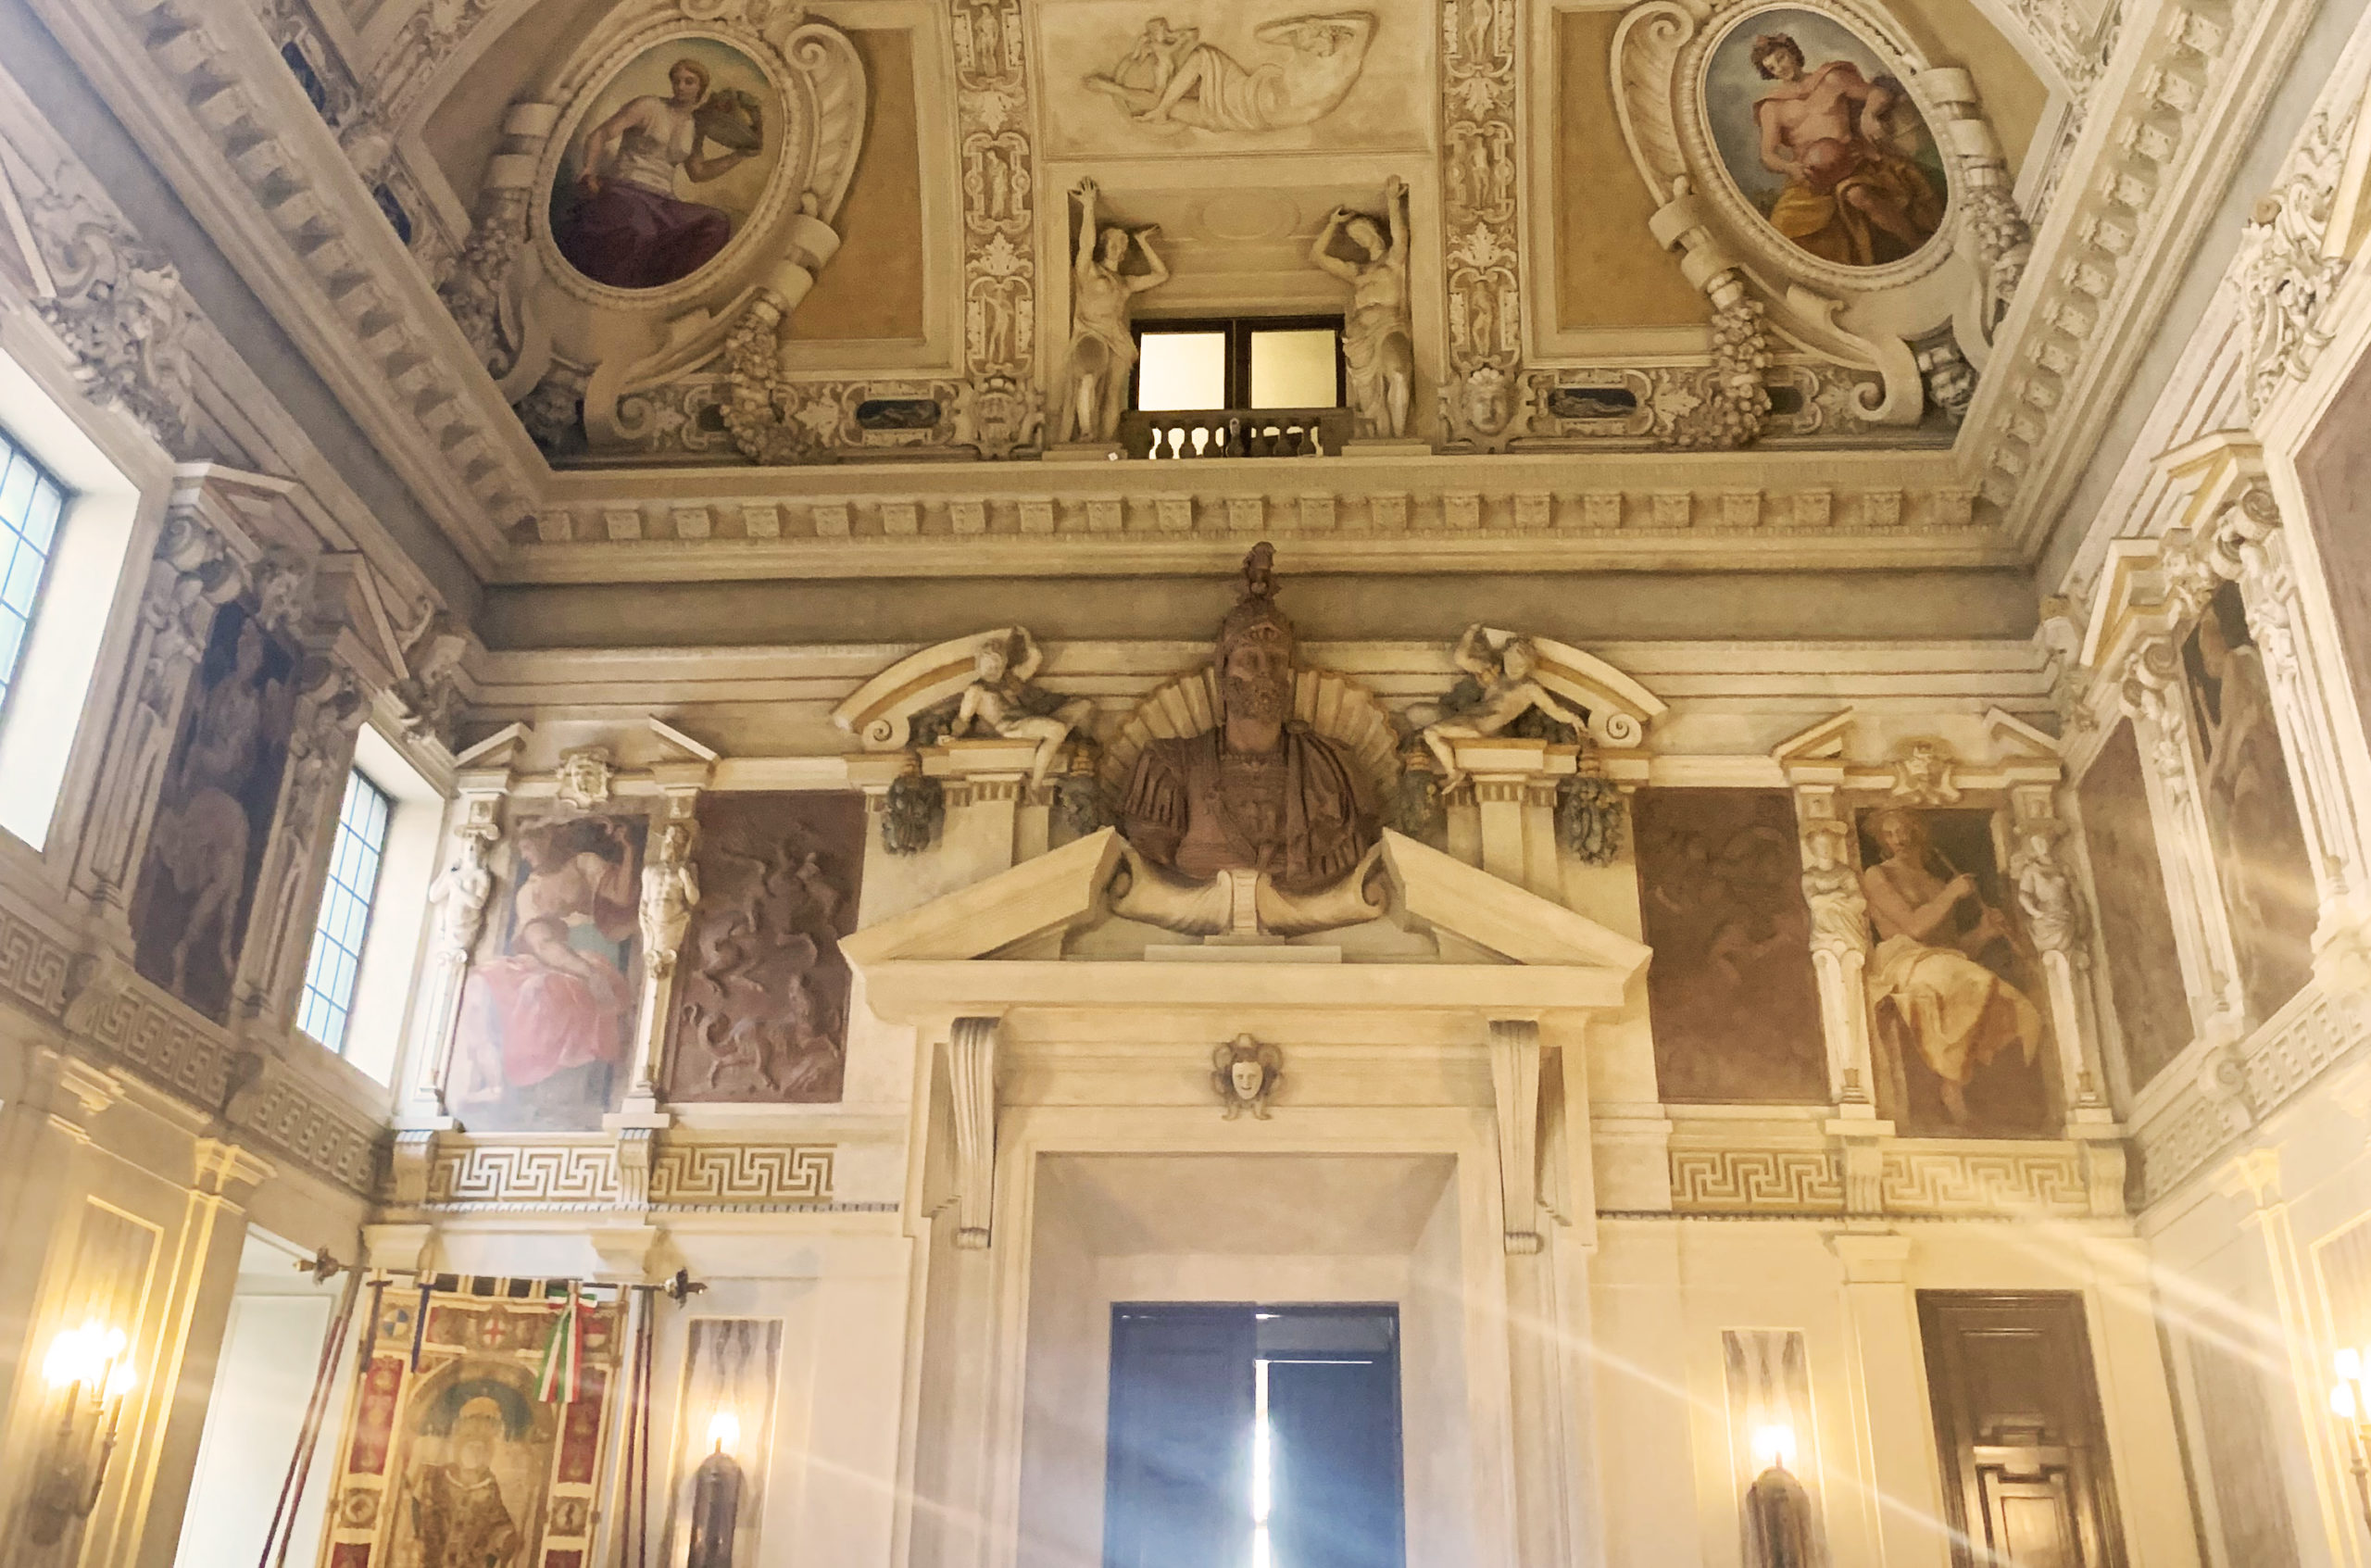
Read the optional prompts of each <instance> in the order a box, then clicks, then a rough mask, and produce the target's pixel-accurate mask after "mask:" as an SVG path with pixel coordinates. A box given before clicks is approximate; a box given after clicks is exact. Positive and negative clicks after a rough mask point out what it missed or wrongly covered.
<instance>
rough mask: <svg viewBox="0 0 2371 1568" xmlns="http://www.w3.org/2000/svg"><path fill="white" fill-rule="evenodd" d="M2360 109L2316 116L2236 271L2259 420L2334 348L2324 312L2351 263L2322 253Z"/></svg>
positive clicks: (2243, 241)
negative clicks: (2283, 389) (2340, 114)
mask: <svg viewBox="0 0 2371 1568" xmlns="http://www.w3.org/2000/svg"><path fill="white" fill-rule="evenodd" d="M2359 112H2360V110H2359V107H2355V108H2350V110H2349V111H2348V113H2347V114H2346V115H2345V116H2344V118H2342V119H2333V118H2332V117H2331V115H2330V113H2329V111H2328V110H2327V109H2325V110H2322V111H2321V112H2319V113H2317V114H2315V116H2314V118H2313V119H2312V120H2311V121H2310V122H2309V123H2308V124H2307V125H2306V127H2305V132H2304V135H2303V137H2302V140H2301V141H2300V143H2299V144H2298V147H2297V149H2296V151H2295V152H2294V153H2292V154H2291V155H2290V162H2289V168H2288V169H2287V170H2286V172H2284V174H2283V175H2282V177H2281V179H2280V182H2279V183H2277V184H2276V185H2275V186H2273V188H2272V189H2271V190H2269V191H2267V192H2265V193H2264V194H2263V195H2262V196H2260V197H2258V198H2257V200H2256V205H2255V210H2254V211H2253V213H2252V214H2251V216H2250V218H2249V221H2248V226H2247V227H2246V228H2245V229H2244V230H2242V231H2240V236H2239V258H2238V261H2237V263H2236V265H2235V267H2234V269H2233V271H2234V275H2235V277H2236V279H2237V282H2238V285H2239V306H2240V308H2241V309H2242V310H2243V311H2244V312H2245V313H2246V315H2247V321H2248V410H2249V412H2250V413H2252V414H2260V413H2262V412H2263V411H2264V406H2265V405H2266V404H2268V403H2270V402H2271V401H2272V399H2273V397H2274V395H2276V394H2277V393H2278V392H2279V391H2280V388H2281V386H2282V384H2283V383H2287V382H2289V381H2300V380H2302V379H2303V378H2304V377H2305V375H2306V373H2307V372H2309V371H2310V370H2312V369H2313V368H2314V361H2315V358H2318V357H2319V356H2320V354H2321V352H2322V350H2323V349H2324V348H2325V347H2327V346H2328V345H2329V341H2330V334H2329V333H2328V332H2327V331H2325V330H2324V329H2323V327H2322V325H2321V318H2322V312H2323V309H2324V307H2326V306H2327V303H2328V300H2329V296H2330V293H2331V291H2332V290H2333V289H2335V288H2336V287H2337V285H2338V281H2339V277H2340V274H2341V273H2342V272H2344V271H2345V270H2346V257H2343V256H2335V257H2334V256H2329V255H2326V254H2324V249H2323V239H2324V235H2325V233H2326V232H2327V229H2328V228H2329V220H2330V210H2331V207H2332V206H2333V204H2334V203H2335V202H2336V200H2337V196H2338V182H2339V178H2340V172H2341V169H2343V166H2344V164H2345V161H2346V148H2347V143H2348V141H2349V140H2350V139H2351V136H2352V131H2353V128H2354V121H2355V117H2356V115H2357V114H2358V113H2359Z"/></svg>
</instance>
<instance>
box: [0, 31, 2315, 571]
mask: <svg viewBox="0 0 2371 1568" xmlns="http://www.w3.org/2000/svg"><path fill="white" fill-rule="evenodd" d="M33 6H34V9H35V10H36V11H37V12H39V13H40V14H41V15H42V16H43V19H44V21H45V22H47V23H48V24H49V26H50V27H51V28H52V30H53V31H55V32H56V34H57V35H58V37H59V39H60V41H61V42H62V43H63V44H65V45H66V47H67V48H68V50H69V52H70V53H71V54H72V56H74V58H75V60H76V62H77V64H78V65H79V66H80V67H81V68H82V70H83V71H84V72H85V73H86V74H87V75H89V76H90V77H91V79H92V80H93V82H94V83H95V84H96V85H97V86H98V87H99V89H100V91H101V92H102V93H103V94H105V95H106V96H107V98H108V100H109V101H110V103H113V104H115V105H117V106H119V114H120V116H121V118H122V119H124V121H125V124H126V126H127V128H128V129H129V130H130V131H131V132H132V135H133V136H134V137H135V138H136V139H137V140H138V141H139V142H140V144H142V146H143V148H144V151H146V152H147V154H148V156H149V157H151V158H152V159H153V160H154V161H155V162H156V164H157V167H158V169H160V170H161V171H162V172H163V173H164V174H165V175H166V177H167V179H168V180H169V181H170V182H171V183H172V185H173V187H174V188H175V190H176V192H177V193H178V194H180V196H181V197H182V200H183V201H185V202H186V203H187V204H188V206H189V208H190V210H191V211H192V212H193V213H194V214H195V215H196V216H197V217H198V219H199V220H200V221H201V222H202V223H204V224H205V226H206V228H207V232H208V233H209V234H210V235H212V237H213V238H214V240H215V242H216V243H217V244H218V245H220V246H221V248H222V250H223V252H224V253H225V255H226V256H227V257H230V258H231V260H232V263H233V264H234V265H235V266H237V268H238V269H239V270H240V272H241V274H242V275H243V277H245V280H246V282H247V284H248V286H250V287H251V288H253V289H254V291H255V292H256V294H257V296H258V297H259V298H260V299H261V300H262V301H263V302H264V304H265V305H266V307H268V308H269V309H270V311H271V312H272V314H273V315H274V316H275V317H277V318H278V319H279V320H280V322H281V323H282V326H283V327H284V328H285V329H286V330H287V332H288V333H289V335H290V337H291V338H292V339H293V340H294V342H295V345H296V346H297V348H298V350H299V351H300V352H301V353H302V354H303V355H304V356H305V357H306V358H307V360H309V361H310V362H311V364H312V366H313V367H314V369H315V370H317V372H318V373H319V374H320V377H321V378H322V379H323V380H324V381H325V382H326V383H328V385H329V387H330V388H331V389H332V392H333V394H334V395H336V397H337V398H338V399H339V401H340V402H342V403H343V404H344V405H345V408H347V410H348V411H349V412H350V413H351V414H352V415H353V417H354V418H355V419H356V420H357V421H358V423H359V424H360V425H361V427H362V428H363V429H364V430H365V431H367V432H368V433H369V434H370V438H371V440H372V441H373V442H374V444H375V445H377V446H378V448H379V449H380V451H381V452H382V453H383V454H384V456H385V457H386V458H387V459H388V461H389V462H390V463H391V464H392V465H393V467H394V468H395V470H396V472H397V473H399V474H400V475H401V476H402V477H403V479H404V480H405V482H406V483H408V485H409V486H410V487H411V489H412V491H413V493H414V494H415V495H418V496H419V497H420V500H421V502H422V504H423V505H424V506H425V508H427V510H428V512H429V513H430V515H432V516H433V518H434V520H435V521H436V523H437V524H438V526H440V527H441V528H442V530H443V531H444V532H445V534H446V535H447V537H448V538H449V539H450V540H451V541H452V543H453V545H454V546H455V547H456V548H457V549H458V550H459V551H460V552H461V554H462V556H463V557H464V558H466V559H467V560H468V561H469V562H470V565H471V567H472V569H473V570H474V571H475V572H476V573H477V574H478V575H479V576H480V577H481V578H482V579H483V580H486V581H490V582H505V581H508V582H579V583H581V582H590V581H601V580H635V579H646V578H684V577H694V578H730V577H748V578H766V577H772V576H780V575H784V574H792V573H795V574H800V575H822V576H883V575H889V576H897V575H964V574H976V573H1006V574H1023V575H1025V574H1028V573H1030V572H1032V571H1043V570H1052V569H1055V568H1057V567H1058V568H1059V569H1060V570H1061V571H1071V572H1081V571H1083V572H1086V573H1090V574H1092V573H1110V572H1120V571H1188V570H1192V571H1199V570H1206V569H1208V568H1209V567H1210V566H1211V565H1212V564H1214V563H1216V562H1219V561H1221V560H1225V559H1230V558H1232V556H1233V555H1235V554H1236V553H1239V551H1240V549H1241V547H1242V541H1243V539H1244V538H1245V537H1247V536H1256V535H1258V534H1261V533H1269V534H1281V535H1285V536H1286V537H1288V538H1290V539H1292V540H1293V541H1294V550H1295V554H1296V558H1297V559H1298V560H1300V561H1301V562H1302V563H1304V565H1306V566H1311V567H1321V568H1325V569H1331V570H1342V571H1363V570H1374V571H1409V570H1474V571H1480V570H1502V569H1504V568H1505V567H1506V566H1507V565H1508V564H1509V562H1510V558H1511V557H1513V556H1517V555H1521V556H1524V557H1526V558H1534V559H1544V560H1545V561H1546V562H1547V563H1548V564H1549V565H1551V566H1561V567H1571V568H1578V567H1583V566H1599V565H1612V566H1632V567H1648V566H1653V567H1662V568H1697V567H1704V566H1713V565H1726V564H1735V563H1737V561H1739V560H1746V561H1750V564H1752V565H1755V566H1758V567H1787V566H1844V565H1858V566H1865V565H1888V566H1913V567H1933V566H1978V567H1998V566H2002V565H2013V564H2020V563H2026V562H2030V561H2031V560H2032V559H2033V558H2035V557H2036V556H2037V554H2038V553H2039V551H2040V549H2041V548H2042V547H2043V546H2044V545H2045V544H2046V542H2047V536H2048V533H2049V532H2050V530H2051V528H2052V527H2054V526H2055V525H2056V524H2057V522H2058V521H2059V515H2060V510H2061V508H2063V507H2064V504H2065V502H2066V500H2067V497H2068V496H2069V495H2071V494H2072V492H2073V488H2074V485H2075V483H2076V480H2077V479H2078V478H2079V477H2080V475H2081V473H2082V471H2083V470H2084V468H2085V466H2086V464H2087V463H2088V462H2089V460H2090V458H2091V456H2092V454H2093V453H2094V451H2095V449H2096V446H2097V444H2098V441H2099V439H2100V436H2101V431H2102V429H2103V428H2104V421H2105V420H2107V418H2108V416H2109V413H2110V410H2111V409H2112V407H2113V404H2114V398H2115V396H2116V395H2117V394H2118V392H2119V390H2120V389H2121V388H2122V387H2123V386H2124V385H2125V384H2126V379H2127V378H2128V377H2129V376H2130V374H2131V373H2132V369H2133V366H2134V363H2135V361H2136V358H2137V357H2138V355H2139V352H2140V350H2141V348H2142V347H2143V346H2145V344H2146V342H2147V339H2148V334H2149V329H2150V327H2151V322H2152V319H2153V313H2154V312H2156V311H2158V310H2159V309H2161V308H2162V307H2163V305H2164V300H2165V298H2166V296H2167V295H2168V294H2169V292H2170V291H2171V289H2172V288H2173V286H2174V284H2175V282H2177V280H2178V278H2179V277H2180V275H2181V272H2182V270H2183V269H2184V268H2185V267H2186V266H2187V265H2188V264H2189V260H2190V257H2191V256H2192V254H2193V251H2194V249H2195V247H2196V245H2197V241H2198V236H2199V232H2200V225H2201V224H2202V222H2203V221H2204V220H2205V219H2206V217H2207V216H2208V213H2207V208H2208V207H2209V206H2211V204H2210V203H2208V202H2206V201H2203V200H2202V199H2200V198H2201V195H2202V193H2211V192H2213V191H2215V190H2218V189H2219V188H2220V183H2221V182H2222V181H2223V180H2224V179H2226V178H2227V176H2228V174H2229V172H2230V169H2231V168H2232V166H2233V162H2234V160H2235V159H2236V158H2237V157H2239V153H2240V151H2241V149H2242V145H2243V144H2244V142H2245V138H2244V137H2242V136H2238V135H2234V134H2232V132H2233V131H2234V129H2235V128H2241V127H2245V126H2246V125H2249V124H2251V123H2252V120H2251V119H2250V118H2249V117H2250V116H2252V114H2254V113H2256V112H2258V111H2259V110H2260V107H2261V98H2262V94H2263V93H2264V89H2265V87H2266V85H2267V83H2268V82H2270V81H2272V80H2273V79H2274V78H2275V77H2277V73H2278V72H2279V70H2280V69H2282V67H2283V65H2284V64H2285V61H2286V58H2287V55H2288V51H2289V48H2290V47H2291V46H2292V45H2293V44H2294V41H2295V39H2296V37H2297V36H2298V35H2299V34H2300V32H2301V31H2302V27H2303V25H2304V22H2305V20H2306V16H2305V11H2306V8H2305V7H2301V6H2279V5H2273V4H2269V3H2266V0H2252V3H2229V4H2222V3H2217V4H2205V5H2196V6H2176V5H2170V4H2165V5H2154V6H2129V5H2128V6H2125V7H2123V8H2122V11H2121V12H2118V11H2116V9H2115V8H2114V6H2109V5H2107V4H2104V3H2101V4H2092V3H2091V0H2066V3H2064V4H2051V5H2040V4H2034V3H2031V0H2022V3H1990V0H1988V3H1985V4H1981V5H1979V4H1978V3H1977V0H1894V3H1893V4H1890V5H1886V4H1880V3H1878V0H1781V3H1775V4H1773V3H1763V0H1745V3H1735V4H1712V3H1707V0H1643V3H1639V4H1632V5H1625V4H1620V3H1618V0H1616V3H1607V0H1534V3H1532V4H1530V5H1527V6H1526V5H1518V4H1516V3H1515V0H1346V8H1344V9H1341V10H1336V11H1327V12H1317V13H1297V12H1294V11H1293V10H1292V9H1291V7H1289V6H1284V5H1281V4H1280V5H1277V6H1272V7H1271V8H1270V10H1271V11H1273V15H1271V14H1270V12H1268V11H1261V10H1260V9H1259V8H1258V7H1256V6H1209V5H1203V6H1194V5H1191V4H1187V5H1182V6H1181V5H1179V4H1176V3H1173V0H1031V3H1028V4H1023V3H1022V0H847V3H844V4H835V5H824V6H793V5H789V4H784V3H782V0H422V3H420V4H414V3H412V0H378V3H377V4H370V3H367V0H351V3H350V4H345V5H341V4H340V3H339V0H263V3H262V4H261V5H260V6H259V8H257V9H256V10H252V11H250V10H247V9H244V8H241V7H235V6H221V5H211V4H205V3H203V0H104V3H94V0H33ZM2119 16H2121V18H2122V19H2121V21H2119ZM2144 21H2145V22H2146V24H2147V25H2146V26H2145V27H2144V26H2142V25H2140V24H2141V23H2142V22H2144ZM1780 40H1783V41H1784V42H1783V43H1782V42H1778V41H1780ZM1790 53H1791V60H1790V59H1789V57H1788V56H1789V55H1790ZM637 159H639V160H640V161H639V163H636V161H635V160H637ZM637 169H639V170H640V173H639V176H637V174H636V170H637ZM654 169H655V170H656V173H655V174H654V173H653V172H652V171H653V170H654ZM588 173H590V175H591V178H590V179H588V178H587V175H588ZM1391 182H1404V184H1405V186H1406V188H1407V192H1408V196H1407V217H1406V220H1405V230H1406V233H1405V245H1406V249H1405V256H1406V275H1407V277H1408V279H1409V284H1408V287H1407V291H1406V293H1407V307H1406V318H1405V329H1404V330H1405V341H1406V342H1407V344H1408V345H1409V346H1410V351H1411V352H1410V355H1409V358H1410V368H1411V380H1412V383H1413V386H1412V390H1413V396H1412V398H1411V413H1410V416H1409V419H1408V421H1407V423H1408V429H1407V434H1408V435H1409V436H1410V437H1412V438H1413V440H1412V441H1410V442H1403V443H1389V442H1383V443H1376V444H1374V445H1367V446H1363V447H1353V448H1352V450H1351V453H1350V455H1349V456H1345V457H1338V458H1325V459H1323V460H1317V461H1285V460H1260V461H1248V460H1247V461H1242V462H1224V463H1212V464H1206V465H1204V466H1203V467H1201V468H1199V469H1197V470H1174V469H1169V468H1161V467H1156V466H1151V465H1148V464H1146V463H1143V462H1140V461H1135V460H1129V461H1125V462H1121V463H1118V464H1116V465H1115V464H1111V463H1106V462H1101V461H1091V462H1084V463H1080V462H1062V461H1059V460H1049V459H1055V458H1061V457H1064V456H1067V455H1072V454H1067V453H1065V452H1063V451H1062V450H1060V448H1059V444H1057V443H1055V442H1054V441H1053V440H1052V439H1051V437H1052V436H1053V435H1054V434H1056V433H1057V432H1056V431H1055V430H1054V429H1053V427H1052V426H1051V425H1050V424H1049V423H1048V400H1049V398H1052V397H1054V396H1056V395H1058V394H1059V389H1060V387H1061V386H1062V385H1063V384H1064V383H1063V379H1062V378H1063V376H1064V373H1065V371H1064V367H1065V363H1066V359H1067V357H1068V356H1069V354H1070V353H1071V346H1072V341H1073V311H1074V307H1075V306H1076V305H1077V303H1078V302H1077V301H1074V299H1073V293H1074V292H1075V291H1074V282H1075V281H1076V280H1078V279H1083V278H1085V277H1087V275H1088V274H1087V273H1085V272H1082V271H1080V270H1078V268H1077V260H1078V257H1077V252H1076V248H1075V247H1076V243H1077V242H1076V238H1075V234H1076V230H1077V226H1078V224H1079V221H1080V213H1081V195H1082V194H1083V193H1084V192H1085V190H1087V189H1088V188H1090V186H1091V188H1092V189H1093V190H1094V191H1095V192H1096V201H1097V213H1096V220H1098V221H1099V222H1100V223H1101V224H1103V225H1105V226H1116V227H1118V228H1121V229H1123V230H1126V231H1129V232H1135V233H1141V234H1142V235H1143V236H1144V242H1143V244H1142V245H1139V246H1138V247H1137V248H1136V249H1135V251H1132V252H1131V253H1130V254H1129V255H1128V256H1127V257H1126V258H1124V259H1123V261H1122V263H1121V265H1120V267H1119V269H1118V271H1119V274H1120V275H1121V276H1122V277H1123V278H1133V279H1137V280H1148V262H1147V261H1146V260H1145V259H1142V257H1147V256H1149V255H1151V254H1156V253H1157V254H1158V255H1159V256H1160V258H1161V265H1162V266H1163V267H1164V268H1165V269H1166V270H1167V272H1168V277H1167V279H1166V281H1164V282H1160V284H1159V286H1157V287H1148V288H1145V289H1144V290H1143V291H1142V292H1141V293H1138V294H1136V295H1134V303H1135V313H1136V315H1137V317H1138V319H1140V320H1146V319H1152V318H1156V317H1160V316H1171V317H1207V316H1211V315H1219V314H1228V315H1234V314H1289V313H1304V312H1314V311H1338V310H1342V309H1344V308H1346V307H1348V306H1349V301H1350V297H1351V289H1350V286H1349V283H1348V282H1345V281H1344V280H1343V276H1342V275H1341V274H1342V273H1344V272H1345V271H1346V270H1347V269H1342V268H1336V269H1334V270H1324V269H1321V268H1320V267H1318V266H1316V265H1314V264H1313V263H1312V261H1311V247H1312V245H1317V244H1320V243H1321V238H1322V235H1323V232H1324V231H1326V229H1327V227H1328V223H1329V219H1330V218H1331V216H1332V215H1334V214H1336V212H1337V211H1339V210H1341V209H1346V208H1347V209H1349V211H1351V212H1353V213H1364V214H1369V215H1373V216H1374V219H1375V220H1376V223H1377V228H1378V230H1381V229H1384V228H1387V227H1389V224H1388V222H1387V220H1386V217H1385V214H1386V187H1387V186H1388V185H1390V183H1391ZM662 191H664V192H666V193H669V194H661V193H662ZM1325 243H1330V244H1332V245H1333V246H1334V249H1333V252H1332V254H1333V255H1334V256H1335V257H1336V258H1337V259H1340V258H1345V257H1347V258H1349V260H1351V261H1356V260H1357V259H1358V254H1359V253H1358V252H1357V251H1356V250H1355V249H1354V248H1352V247H1351V244H1352V243H1351V242H1349V241H1347V240H1343V239H1339V238H1337V239H1336V240H1334V241H1331V242H1325ZM1085 455H1087V456H1090V457H1094V458H1100V457H1101V456H1102V453H1101V452H1100V451H1094V452H1090V453H1087V454H1085ZM1181 475H1183V477H1181ZM1741 545H1742V546H1744V547H1743V548H1742V549H1741V548H1740V546H1741Z"/></svg>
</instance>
